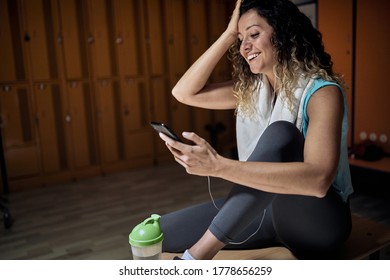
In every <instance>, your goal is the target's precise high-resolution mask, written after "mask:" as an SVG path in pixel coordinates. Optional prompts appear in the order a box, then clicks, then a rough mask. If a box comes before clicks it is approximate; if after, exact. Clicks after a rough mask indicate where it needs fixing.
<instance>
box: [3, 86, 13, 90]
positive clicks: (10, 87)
mask: <svg viewBox="0 0 390 280" xmlns="http://www.w3.org/2000/svg"><path fill="white" fill-rule="evenodd" d="M11 90H12V86H10V85H4V86H3V91H5V92H10V91H11Z"/></svg>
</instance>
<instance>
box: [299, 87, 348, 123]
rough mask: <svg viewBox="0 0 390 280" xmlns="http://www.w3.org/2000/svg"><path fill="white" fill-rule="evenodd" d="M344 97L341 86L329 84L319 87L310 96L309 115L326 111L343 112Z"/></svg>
mask: <svg viewBox="0 0 390 280" xmlns="http://www.w3.org/2000/svg"><path fill="white" fill-rule="evenodd" d="M343 108H344V98H343V94H342V92H341V90H340V88H339V87H337V86H334V85H329V86H325V87H322V88H320V89H318V90H317V91H316V92H315V93H314V94H313V96H312V97H311V98H310V101H309V104H308V107H307V110H308V115H309V117H310V116H312V115H316V114H322V113H325V112H328V113H331V112H333V113H336V112H338V113H339V114H340V113H341V114H342V112H343Z"/></svg>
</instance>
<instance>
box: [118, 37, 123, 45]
mask: <svg viewBox="0 0 390 280" xmlns="http://www.w3.org/2000/svg"><path fill="white" fill-rule="evenodd" d="M116 43H117V44H118V45H119V44H122V43H123V38H122V37H121V36H119V37H118V38H116Z"/></svg>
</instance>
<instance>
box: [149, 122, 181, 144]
mask: <svg viewBox="0 0 390 280" xmlns="http://www.w3.org/2000/svg"><path fill="white" fill-rule="evenodd" d="M150 125H151V126H152V127H153V128H154V129H155V130H156V131H157V132H161V133H164V134H165V135H167V136H168V137H171V138H172V139H173V140H175V141H179V142H182V143H183V140H181V139H180V137H179V136H177V135H176V133H174V132H173V130H172V129H170V128H169V127H168V126H167V125H166V124H164V123H159V122H150Z"/></svg>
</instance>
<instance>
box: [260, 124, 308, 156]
mask: <svg viewBox="0 0 390 280" xmlns="http://www.w3.org/2000/svg"><path fill="white" fill-rule="evenodd" d="M303 145H304V138H303V135H302V133H301V132H300V131H299V130H298V129H297V128H296V126H295V125H294V124H292V123H290V122H287V121H277V122H274V123H272V124H271V125H269V126H268V127H267V129H266V130H265V131H264V133H263V135H262V136H261V138H260V140H259V145H258V147H259V149H261V150H262V152H263V153H265V155H266V156H265V157H266V158H271V159H272V158H274V159H275V161H281V162H292V161H303ZM272 161H274V160H272Z"/></svg>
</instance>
